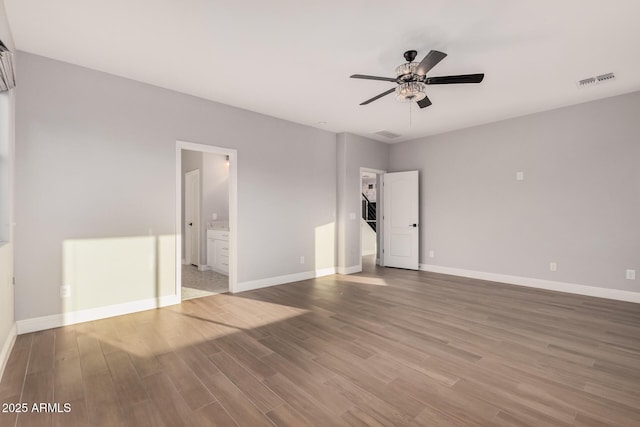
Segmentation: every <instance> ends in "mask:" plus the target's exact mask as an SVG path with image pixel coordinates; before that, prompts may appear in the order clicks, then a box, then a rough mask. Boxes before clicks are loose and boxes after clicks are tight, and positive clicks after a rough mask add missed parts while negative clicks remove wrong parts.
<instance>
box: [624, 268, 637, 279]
mask: <svg viewBox="0 0 640 427" xmlns="http://www.w3.org/2000/svg"><path fill="white" fill-rule="evenodd" d="M626 277H627V279H628V280H636V271H635V270H627V275H626Z"/></svg>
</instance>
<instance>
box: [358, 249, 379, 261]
mask: <svg viewBox="0 0 640 427" xmlns="http://www.w3.org/2000/svg"><path fill="white" fill-rule="evenodd" d="M377 253H378V251H376V250H375V249H373V250H369V251H364V252H362V256H369V255H375V254H377ZM360 262H362V261H360Z"/></svg>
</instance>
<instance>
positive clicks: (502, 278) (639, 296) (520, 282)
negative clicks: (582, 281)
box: [420, 264, 640, 303]
mask: <svg viewBox="0 0 640 427" xmlns="http://www.w3.org/2000/svg"><path fill="white" fill-rule="evenodd" d="M420 270H422V271H431V272H433V273H442V274H451V275H454V276H462V277H470V278H472V279H480V280H488V281H491V282H501V283H507V284H509V285H517V286H526V287H529V288H538V289H547V290H550V291H558V292H566V293H569V294H578V295H587V296H591V297H598V298H607V299H614V300H619V301H628V302H636V303H640V292H631V291H623V290H620V289H606V288H598V287H595V286H587V285H579V284H576V283H566V282H556V281H552V280H543V279H534V278H531V277H521V276H510V275H507V274H498V273H486V272H483V271H475V270H464V269H461V268H453V267H443V266H440V265H429V264H420Z"/></svg>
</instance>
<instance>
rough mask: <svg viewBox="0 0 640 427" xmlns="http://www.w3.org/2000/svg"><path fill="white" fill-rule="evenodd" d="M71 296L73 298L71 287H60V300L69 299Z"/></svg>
mask: <svg viewBox="0 0 640 427" xmlns="http://www.w3.org/2000/svg"><path fill="white" fill-rule="evenodd" d="M70 296H71V286H70V285H62V286H60V298H69V297H70Z"/></svg>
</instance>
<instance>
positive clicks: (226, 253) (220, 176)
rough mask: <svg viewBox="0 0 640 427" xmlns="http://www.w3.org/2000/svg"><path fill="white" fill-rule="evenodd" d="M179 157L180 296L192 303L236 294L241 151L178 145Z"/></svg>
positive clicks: (178, 288) (189, 144)
mask: <svg viewBox="0 0 640 427" xmlns="http://www.w3.org/2000/svg"><path fill="white" fill-rule="evenodd" d="M176 154H177V165H176V166H177V184H178V193H179V197H178V199H177V201H178V206H176V208H177V209H176V213H177V217H178V220H177V224H176V226H177V227H178V230H179V233H178V234H179V235H180V236H181V238H179V239H177V241H176V244H177V251H176V252H177V253H178V257H177V259H178V268H177V271H176V279H177V294H178V295H179V296H180V297H181V300H187V299H192V298H199V297H204V296H209V295H215V294H219V293H224V292H229V291H233V286H234V284H235V277H236V271H237V266H236V265H235V264H236V262H235V260H236V256H235V255H236V254H237V250H236V245H235V242H236V236H237V230H236V226H235V225H236V223H237V221H236V205H237V194H236V189H237V185H236V176H237V165H236V164H235V163H236V162H237V160H236V159H237V155H236V151H235V150H230V149H226V148H220V147H211V146H208V145H200V144H191V143H186V142H181V141H179V142H178V144H177V153H176Z"/></svg>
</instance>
